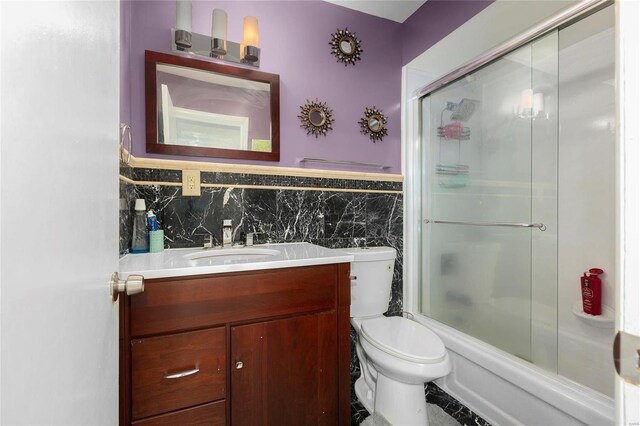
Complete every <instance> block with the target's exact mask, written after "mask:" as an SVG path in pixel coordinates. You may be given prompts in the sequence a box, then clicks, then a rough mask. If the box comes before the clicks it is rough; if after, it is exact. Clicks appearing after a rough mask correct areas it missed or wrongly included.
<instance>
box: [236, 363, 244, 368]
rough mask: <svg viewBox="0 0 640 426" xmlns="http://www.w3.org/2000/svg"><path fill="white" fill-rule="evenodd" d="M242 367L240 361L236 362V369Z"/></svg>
mask: <svg viewBox="0 0 640 426" xmlns="http://www.w3.org/2000/svg"><path fill="white" fill-rule="evenodd" d="M242 367H244V364H243V363H242V361H238V362H236V370H240V369H241V368H242Z"/></svg>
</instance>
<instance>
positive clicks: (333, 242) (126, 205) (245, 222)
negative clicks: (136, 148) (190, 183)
mask: <svg viewBox="0 0 640 426" xmlns="http://www.w3.org/2000/svg"><path fill="white" fill-rule="evenodd" d="M120 174H121V175H122V176H125V177H127V178H129V179H132V180H133V181H135V182H136V184H133V183H126V182H124V181H123V180H121V183H120V254H121V255H122V254H126V253H127V251H128V248H129V245H130V243H131V231H132V217H133V206H134V202H135V199H136V198H143V199H145V201H146V204H147V209H149V208H151V209H153V210H154V211H155V212H156V215H157V217H158V223H159V225H160V227H161V228H162V229H164V231H165V247H166V248H184V247H198V246H202V244H203V243H204V239H205V236H206V235H209V234H211V235H212V236H213V240H214V243H216V244H220V243H221V237H222V221H223V220H224V219H231V220H232V222H233V236H234V240H238V239H239V238H240V233H241V232H245V233H248V232H252V233H254V242H255V244H261V243H269V242H270V243H280V242H302V241H304V242H310V243H313V244H318V245H321V246H324V247H329V248H344V247H358V246H382V245H385V246H390V247H393V248H395V249H396V250H397V252H398V257H397V260H396V266H395V270H394V278H393V292H392V297H391V301H390V305H389V314H391V315H397V314H399V313H400V312H401V311H402V194H401V193H395V192H392V191H400V190H401V189H402V184H401V183H399V182H376V181H358V180H351V179H345V180H339V179H333V178H331V179H322V178H308V177H287V176H267V175H250V174H240V173H237V174H234V173H213V172H203V173H202V182H203V183H212V184H216V185H253V186H254V187H253V188H238V187H234V186H221V187H203V188H202V191H201V195H200V196H199V197H185V196H183V195H182V188H181V187H180V186H170V185H166V184H165V185H161V184H158V185H156V184H154V182H169V183H173V182H176V183H177V182H179V181H180V179H181V172H180V171H175V170H159V169H137V168H133V169H132V168H129V167H126V166H123V167H121V170H120ZM139 182H144V184H140V183H139ZM261 186H263V187H264V188H261ZM274 186H278V188H277V189H273V187H274ZM307 186H309V187H311V186H313V187H314V188H326V189H325V190H321V191H319V190H311V189H309V190H306V189H300V188H301V187H307ZM293 187H295V188H293ZM289 188H291V189H289ZM337 188H340V189H342V191H332V189H337ZM345 188H346V189H357V190H360V191H363V190H364V191H370V190H371V191H389V192H357V191H354V192H344V189H345Z"/></svg>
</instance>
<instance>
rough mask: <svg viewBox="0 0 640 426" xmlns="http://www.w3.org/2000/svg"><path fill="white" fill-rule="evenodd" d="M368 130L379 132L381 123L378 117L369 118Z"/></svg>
mask: <svg viewBox="0 0 640 426" xmlns="http://www.w3.org/2000/svg"><path fill="white" fill-rule="evenodd" d="M369 129H370V130H371V131H372V132H379V131H380V130H382V122H381V121H380V117H377V116H375V115H374V116H373V117H370V118H369Z"/></svg>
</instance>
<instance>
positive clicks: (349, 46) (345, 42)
mask: <svg viewBox="0 0 640 426" xmlns="http://www.w3.org/2000/svg"><path fill="white" fill-rule="evenodd" d="M340 50H342V53H344V54H345V55H351V54H352V53H353V41H352V40H351V39H349V38H343V39H342V40H340Z"/></svg>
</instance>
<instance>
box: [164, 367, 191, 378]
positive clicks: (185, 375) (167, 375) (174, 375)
mask: <svg viewBox="0 0 640 426" xmlns="http://www.w3.org/2000/svg"><path fill="white" fill-rule="evenodd" d="M199 372H200V369H199V368H194V369H193V370H187V371H181V372H179V373H173V374H167V373H165V375H164V376H163V377H164V378H165V379H180V378H182V377H187V376H191V375H193V374H198V373H199Z"/></svg>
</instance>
